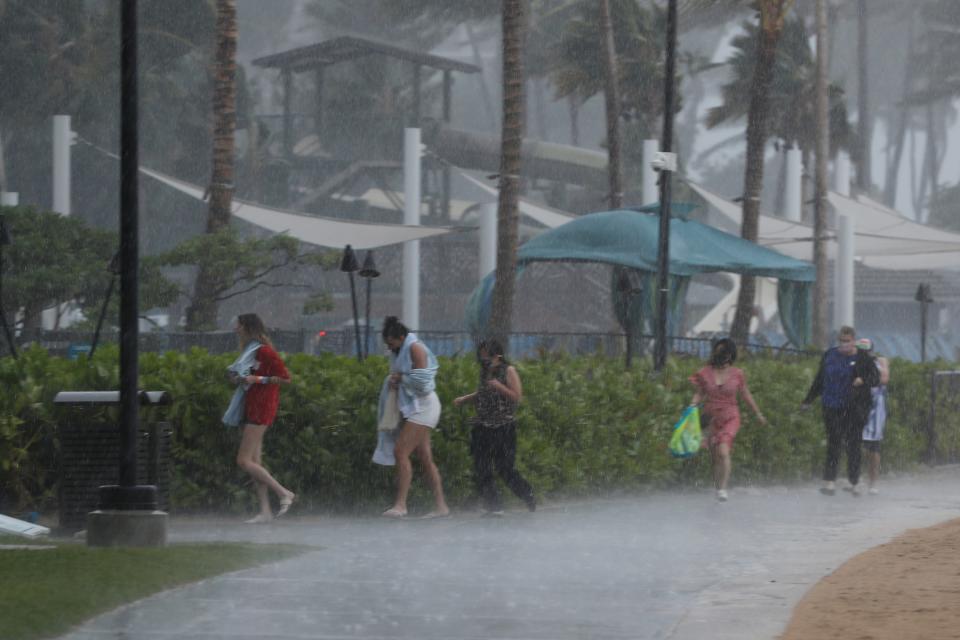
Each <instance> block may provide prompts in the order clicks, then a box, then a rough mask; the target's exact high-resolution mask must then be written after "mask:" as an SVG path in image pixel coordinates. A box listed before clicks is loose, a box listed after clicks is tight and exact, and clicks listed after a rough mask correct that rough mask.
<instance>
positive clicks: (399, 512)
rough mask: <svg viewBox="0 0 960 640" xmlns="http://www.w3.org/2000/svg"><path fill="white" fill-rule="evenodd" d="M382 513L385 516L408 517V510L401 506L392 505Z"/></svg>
mask: <svg viewBox="0 0 960 640" xmlns="http://www.w3.org/2000/svg"><path fill="white" fill-rule="evenodd" d="M380 515H381V516H383V517H384V518H405V517H407V510H406V509H400V508H399V507H390V508H389V509H387V510H386V511H384V512H383V513H381V514H380Z"/></svg>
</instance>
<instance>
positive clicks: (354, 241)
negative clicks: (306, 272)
mask: <svg viewBox="0 0 960 640" xmlns="http://www.w3.org/2000/svg"><path fill="white" fill-rule="evenodd" d="M140 171H141V172H142V173H143V174H145V175H148V176H150V177H151V178H153V179H155V180H159V181H160V182H162V183H164V184H166V185H169V186H171V187H173V188H174V189H177V190H178V191H181V192H183V193H185V194H187V195H189V196H192V197H194V198H197V199H198V200H204V199H205V198H204V195H205V194H204V190H203V188H201V187H199V186H197V185H195V184H191V183H189V182H184V181H183V180H178V179H177V178H172V177H170V176H168V175H164V174H162V173H160V172H159V171H153V170H152V169H144V168H142V167H141V169H140ZM233 215H235V216H236V217H238V218H240V219H241V220H245V221H247V222H249V223H251V224H255V225H257V226H258V227H262V228H264V229H268V230H270V231H273V232H274V233H287V234H289V235H290V236H292V237H294V238H297V239H298V240H302V241H303V242H308V243H310V244H313V245H317V246H318V247H330V248H331V249H342V248H343V247H344V246H345V245H348V244H349V245H352V246H353V248H354V249H374V248H376V247H385V246H387V245H391V244H398V243H400V242H406V241H408V240H419V239H421V238H429V237H432V236H439V235H443V234H445V233H451V232H453V231H463V230H466V228H463V227H459V228H458V227H427V226H413V225H400V224H374V223H368V222H351V221H348V220H339V219H336V218H322V217H319V216H311V215H306V214H302V213H294V212H291V211H283V210H280V209H272V208H270V207H265V206H263V205H258V204H252V203H250V202H244V201H243V200H237V199H236V198H234V200H233Z"/></svg>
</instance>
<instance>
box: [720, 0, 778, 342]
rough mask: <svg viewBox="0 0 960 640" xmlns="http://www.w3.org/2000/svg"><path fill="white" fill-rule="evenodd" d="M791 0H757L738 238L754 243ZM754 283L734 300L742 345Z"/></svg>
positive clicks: (743, 285)
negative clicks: (778, 66)
mask: <svg viewBox="0 0 960 640" xmlns="http://www.w3.org/2000/svg"><path fill="white" fill-rule="evenodd" d="M792 4H793V0H759V1H758V2H757V12H758V14H759V16H758V17H759V23H760V30H759V31H758V43H757V62H756V66H755V67H754V74H753V83H752V85H751V90H750V106H749V109H748V111H747V163H746V168H745V169H744V179H743V223H742V227H741V230H740V235H741V236H742V237H743V238H744V239H746V240H749V241H751V242H756V241H757V235H758V231H759V220H760V189H761V187H762V186H763V151H764V146H765V144H766V140H767V114H768V112H769V109H770V101H769V94H770V84H771V82H772V80H773V73H774V66H775V64H776V56H777V44H778V42H779V40H780V34H781V33H782V32H783V25H784V21H785V19H786V15H787V12H788V11H789V10H790V7H791V5H792ZM755 297H756V281H755V280H754V278H751V277H741V279H740V292H739V294H738V297H737V311H736V314H735V315H734V318H733V326H732V327H731V330H730V334H731V336H732V337H733V339H734V340H737V341H739V342H745V341H746V338H747V335H748V334H749V333H750V320H751V318H752V316H753V301H754V298H755Z"/></svg>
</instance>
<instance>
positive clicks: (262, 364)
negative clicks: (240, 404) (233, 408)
mask: <svg viewBox="0 0 960 640" xmlns="http://www.w3.org/2000/svg"><path fill="white" fill-rule="evenodd" d="M250 373H251V375H255V376H277V377H279V378H283V379H284V380H289V379H290V374H289V373H288V372H287V367H286V366H285V365H284V364H283V360H281V359H280V356H278V355H277V352H276V351H274V350H273V347H271V346H270V345H266V344H265V345H263V346H261V347H260V348H259V349H257V361H256V362H255V363H254V365H253V370H252V371H251V372H250ZM279 405H280V385H277V384H259V383H258V384H252V385H250V388H249V389H247V396H246V402H245V404H244V408H245V409H246V413H247V417H246V422H247V424H260V425H270V424H273V419H274V418H275V417H276V415H277V407H278V406H279Z"/></svg>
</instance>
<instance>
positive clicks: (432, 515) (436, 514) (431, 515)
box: [420, 511, 503, 520]
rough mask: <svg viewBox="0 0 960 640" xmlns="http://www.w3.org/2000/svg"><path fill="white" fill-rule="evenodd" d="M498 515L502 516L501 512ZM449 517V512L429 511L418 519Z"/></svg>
mask: <svg viewBox="0 0 960 640" xmlns="http://www.w3.org/2000/svg"><path fill="white" fill-rule="evenodd" d="M500 513H501V514H502V513H503V512H502V511H501V512H500ZM449 517H450V512H449V511H447V512H446V513H444V512H442V511H431V512H430V513H428V514H426V515H423V516H420V519H421V520H436V519H437V518H449Z"/></svg>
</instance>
